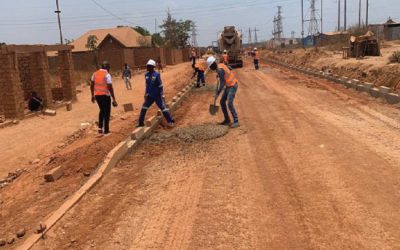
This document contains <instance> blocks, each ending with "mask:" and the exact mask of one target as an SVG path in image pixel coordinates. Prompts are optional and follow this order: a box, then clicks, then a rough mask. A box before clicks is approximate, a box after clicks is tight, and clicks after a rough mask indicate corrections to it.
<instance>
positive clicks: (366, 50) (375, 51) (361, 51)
mask: <svg viewBox="0 0 400 250" xmlns="http://www.w3.org/2000/svg"><path fill="white" fill-rule="evenodd" d="M380 55H381V52H380V48H379V43H378V40H377V39H376V37H375V35H374V33H372V32H371V31H368V32H367V33H366V34H365V35H363V36H358V37H355V36H351V37H350V57H355V58H360V57H364V56H380Z"/></svg>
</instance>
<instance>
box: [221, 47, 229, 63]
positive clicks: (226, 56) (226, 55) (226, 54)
mask: <svg viewBox="0 0 400 250" xmlns="http://www.w3.org/2000/svg"><path fill="white" fill-rule="evenodd" d="M222 57H223V58H224V64H225V65H229V55H228V51H226V50H224V54H223V55H222Z"/></svg>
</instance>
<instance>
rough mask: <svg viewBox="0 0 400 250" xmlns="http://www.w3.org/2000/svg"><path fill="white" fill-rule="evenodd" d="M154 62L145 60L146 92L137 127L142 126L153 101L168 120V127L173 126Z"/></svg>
mask: <svg viewBox="0 0 400 250" xmlns="http://www.w3.org/2000/svg"><path fill="white" fill-rule="evenodd" d="M155 67H156V62H155V61H154V60H149V61H148V62H147V72H146V74H145V79H146V93H145V96H144V103H143V106H142V110H141V111H140V117H139V124H138V127H143V126H144V119H145V116H146V112H147V110H148V109H149V108H150V106H151V105H152V104H153V103H154V102H155V103H156V104H157V106H158V108H159V109H161V111H162V113H163V115H164V117H165V119H166V120H167V122H168V127H174V125H175V124H174V119H173V118H172V116H171V114H170V112H169V110H168V108H167V107H166V105H165V100H164V93H163V92H164V89H163V84H162V81H161V77H160V73H158V72H157V71H155V70H154V69H155Z"/></svg>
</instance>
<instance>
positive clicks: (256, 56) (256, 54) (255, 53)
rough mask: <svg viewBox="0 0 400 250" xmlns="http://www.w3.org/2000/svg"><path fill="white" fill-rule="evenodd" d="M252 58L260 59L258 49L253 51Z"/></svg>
mask: <svg viewBox="0 0 400 250" xmlns="http://www.w3.org/2000/svg"><path fill="white" fill-rule="evenodd" d="M254 59H256V60H259V59H260V53H259V52H258V51H256V52H254Z"/></svg>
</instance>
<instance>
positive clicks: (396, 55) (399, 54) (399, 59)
mask: <svg viewBox="0 0 400 250" xmlns="http://www.w3.org/2000/svg"><path fill="white" fill-rule="evenodd" d="M389 62H390V63H400V51H395V52H393V54H392V55H391V56H390V57H389Z"/></svg>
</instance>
